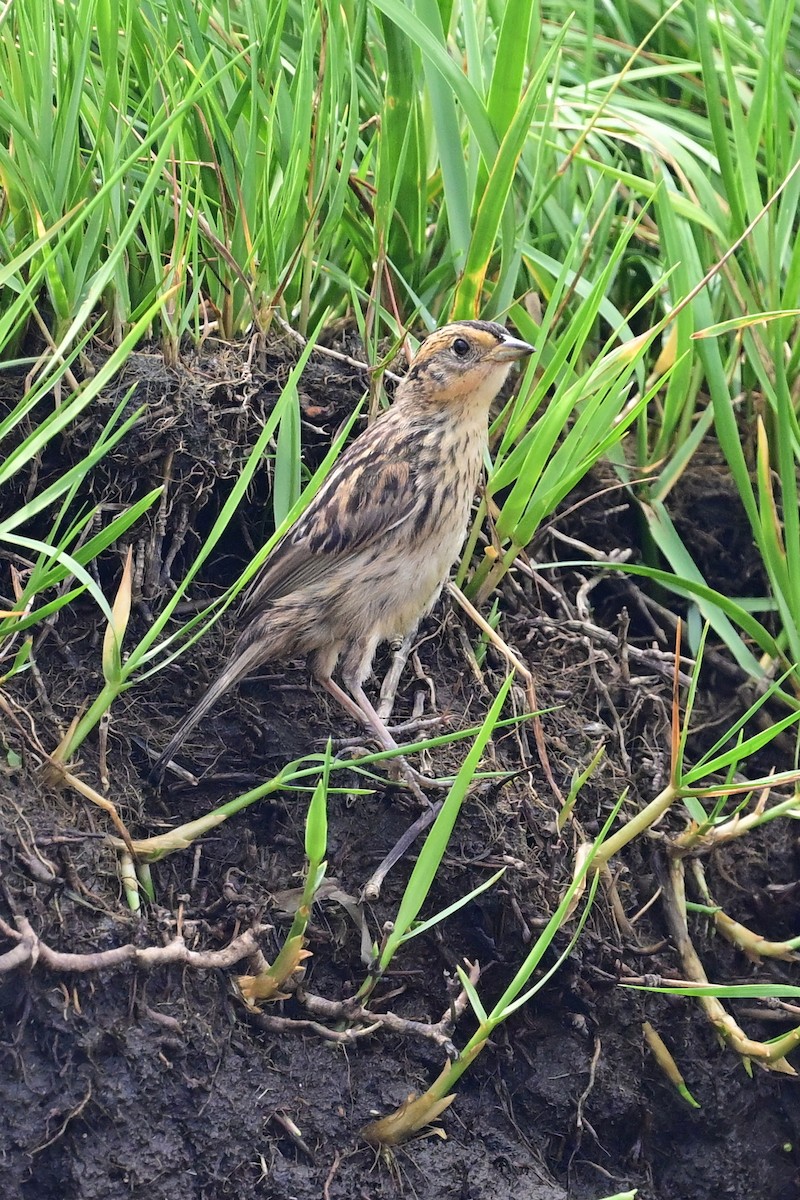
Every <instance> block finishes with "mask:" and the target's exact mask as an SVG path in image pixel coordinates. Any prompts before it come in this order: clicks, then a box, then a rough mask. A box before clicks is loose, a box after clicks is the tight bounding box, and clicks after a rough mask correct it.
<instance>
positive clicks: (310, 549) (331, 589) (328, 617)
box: [150, 321, 533, 793]
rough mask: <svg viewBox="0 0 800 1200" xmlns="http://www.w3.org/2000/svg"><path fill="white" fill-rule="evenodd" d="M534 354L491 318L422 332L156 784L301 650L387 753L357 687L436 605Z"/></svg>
mask: <svg viewBox="0 0 800 1200" xmlns="http://www.w3.org/2000/svg"><path fill="white" fill-rule="evenodd" d="M531 353H533V347H532V346H529V345H528V343H527V342H524V341H520V340H519V339H518V338H515V337H512V336H511V335H510V334H509V333H508V332H507V331H506V330H505V329H504V328H503V326H502V325H498V324H495V323H494V322H492V321H455V322H453V323H452V324H449V325H444V326H443V327H442V328H440V329H437V330H435V331H434V332H433V333H431V334H430V336H429V337H427V338H426V339H425V341H424V342H423V343H422V345H421V346H420V348H419V351H418V352H417V355H416V357H415V358H414V360H413V362H412V363H411V366H410V368H409V370H408V372H407V373H406V375H405V376H404V377H403V379H402V380H401V382H400V383H399V384H398V386H397V389H396V392H395V398H394V402H393V404H392V405H391V407H390V408H389V409H388V410H387V411H386V412H385V413H383V415H381V416H380V417H378V419H377V420H376V421H374V422H373V424H372V425H370V426H369V427H368V428H367V429H366V430H365V431H364V432H363V433H362V434H360V435H359V437H357V438H356V439H355V440H354V441H353V442H352V443H351V444H350V446H349V447H348V448H347V449H346V450H345V452H344V453H343V454H342V455H341V456H340V458H339V459H338V460H337V462H336V464H335V465H334V467H333V468H332V470H331V472H330V474H329V475H328V477H327V479H326V480H325V482H324V484H323V485H322V487H321V488H320V489H319V491H318V492H317V493H316V495H315V496H314V498H313V500H312V501H311V503H310V504H309V505H308V507H307V508H306V509H305V511H304V512H303V513H302V514H301V515H300V516H299V517H298V519H297V521H296V522H295V523H294V525H293V526H292V527H291V528H290V529H289V530H288V531H287V532H286V534H285V535H284V536H283V537H282V538H281V540H280V541H279V542H278V543H277V544H276V546H275V547H274V549H273V550H272V552H271V553H270V555H269V556H268V558H267V559H266V560H265V562H264V563H263V565H262V567H261V569H260V571H259V572H258V574H257V575H256V576H255V578H254V579H253V581H252V583H251V584H250V586H249V588H248V589H247V591H246V592H245V594H244V597H243V600H242V603H241V607H240V608H239V611H238V616H237V625H238V626H239V628H240V629H241V632H240V634H239V637H238V639H237V641H236V643H235V644H234V646H233V649H232V651H231V654H230V657H229V659H228V662H227V665H226V666H225V667H224V669H223V670H222V672H221V673H220V675H219V676H218V677H217V679H216V680H215V681H214V682H213V683H212V684H211V686H210V687H209V688H208V690H207V691H206V692H205V694H204V695H203V696H202V697H201V699H200V700H199V701H198V703H197V704H196V705H195V707H194V708H193V709H192V710H191V712H190V713H189V714H188V715H187V716H186V717H185V718H184V719H183V721H182V722H181V724H180V725H179V726H178V728H177V730H176V731H175V733H174V735H173V737H172V738H171V740H170V742H169V745H168V746H167V747H166V749H165V750H164V751H163V753H162V754H161V756H160V757H159V759H158V760H157V762H156V763H155V765H154V767H153V769H152V771H151V774H150V778H151V781H152V782H154V783H159V782H160V781H161V779H162V778H163V775H164V771H165V769H166V766H167V764H168V763H169V761H170V760H171V759H172V757H173V756H174V754H175V752H176V750H177V749H178V747H179V746H180V745H181V743H182V742H183V741H184V739H185V738H186V736H187V734H188V733H189V732H190V731H191V730H192V729H193V728H194V727H195V725H197V723H198V722H199V721H200V720H201V719H202V717H204V716H205V714H206V713H207V712H208V711H209V709H210V708H211V707H212V706H213V705H214V704H216V702H217V701H218V700H219V699H220V697H221V696H223V695H224V694H225V693H226V692H227V691H228V690H229V688H231V687H232V686H233V685H234V684H236V683H238V682H239V680H241V679H242V678H243V677H244V676H246V675H249V674H250V673H251V672H253V671H254V670H256V668H258V667H260V666H261V665H262V664H264V663H266V662H273V661H280V660H285V659H290V658H295V657H300V656H305V657H306V659H307V661H308V665H309V668H310V671H311V674H312V676H313V678H314V679H315V680H316V681H317V682H318V683H320V684H321V685H322V686H323V687H324V688H325V689H326V691H328V692H329V693H330V694H331V695H332V696H333V697H334V698H335V699H336V700H337V701H338V703H339V704H340V705H341V706H342V708H343V709H344V710H345V712H346V713H348V715H349V716H351V717H352V718H353V719H354V720H355V721H357V722H358V723H359V724H360V725H362V726H363V727H365V728H366V729H367V730H368V731H369V733H370V734H371V735H372V736H373V737H374V739H375V741H376V742H377V743H378V745H379V746H380V747H381V749H383V750H396V749H397V748H398V747H397V743H396V742H395V740H394V738H393V737H392V735H391V733H390V732H389V730H388V729H387V728H386V725H385V724H384V722H383V721H382V720H381V719H380V717H379V716H378V713H377V712H376V711H375V708H374V707H373V705H372V703H371V701H370V699H369V697H368V696H367V694H366V692H365V691H364V683H365V681H366V680H367V679H368V677H369V675H370V672H371V669H372V661H373V658H374V656H375V651H376V649H377V647H378V645H379V644H380V643H381V642H383V641H386V640H389V639H393V638H403V637H405V636H407V635H409V634H410V633H412V632H413V631H414V629H415V628H416V626H417V625H418V623H419V622H420V620H421V619H422V618H423V617H424V616H425V615H426V614H427V613H428V612H429V611H430V610H431V608H432V607H433V605H434V604H435V603H436V600H437V598H438V596H439V593H440V592H441V590H442V588H443V586H444V584H445V582H446V580H447V577H448V575H449V572H450V568H451V567H452V566H453V564H454V562H455V561H456V560H457V558H458V556H459V553H460V551H461V548H462V546H463V544H464V540H465V537H466V532H467V525H468V521H469V516H470V511H471V508H472V501H473V498H474V495H475V491H476V488H477V486H478V481H479V479H480V476H481V471H482V468H483V460H484V451H485V448H486V440H487V431H488V418H489V408H490V405H491V403H492V401H493V400H494V398H495V396H496V395H497V393H498V392H499V390H500V388H501V387H502V385H503V383H504V382H505V379H506V377H507V375H508V372H509V369H510V368H511V365H512V364H513V363H515V362H517V361H518V360H520V359H524V358H526V357H527V356H528V355H529V354H531ZM334 671H337V673H338V675H339V677H340V679H341V684H340V683H338V682H337V681H336V680H335V679H334V677H333V675H334ZM342 684H343V685H344V686H342ZM400 765H401V767H402V768H405V767H406V764H404V763H403V762H402V760H401V761H400ZM405 773H406V774H407V777H409V778H410V774H409V771H408V770H407V769H406V772H405ZM413 775H414V776H415V775H416V772H414V773H413ZM413 790H414V791H415V792H417V793H418V788H417V787H416V786H414V787H413Z"/></svg>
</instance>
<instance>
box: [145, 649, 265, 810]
mask: <svg viewBox="0 0 800 1200" xmlns="http://www.w3.org/2000/svg"><path fill="white" fill-rule="evenodd" d="M271 657H272V655H271V654H270V653H269V648H266V647H265V645H264V642H263V641H262V640H260V639H259V638H254V639H252V640H248V641H247V642H245V641H244V639H240V641H239V643H238V644H237V645H236V646H234V648H233V652H232V654H231V658H230V661H229V663H228V665H227V666H226V667H225V668H224V669H223V670H222V672H221V674H220V675H219V676H218V677H217V678H216V679H215V680H214V682H213V683H212V684H211V686H210V687H209V688H208V690H207V691H206V692H205V693H204V695H203V696H201V698H200V699H199V700H198V702H197V704H195V706H194V708H193V709H192V710H191V712H190V713H188V715H187V716H185V717H184V718H183V720H182V721H181V723H180V725H179V726H178V728H177V729H176V730H175V732H174V734H173V735H172V737H171V738H170V741H169V744H168V745H167V746H166V748H165V749H164V751H163V752H162V753H161V755H160V756H159V758H158V760H157V761H156V762H155V764H154V765H153V767H152V769H151V771H150V774H149V776H148V778H149V780H150V783H151V784H153V786H155V787H157V786H158V785H159V784H160V783H161V780H162V779H163V778H164V772H165V771H166V769H167V766H168V764H169V761H170V759H171V758H172V757H173V755H174V754H175V751H176V750H177V749H178V748H179V747H180V746H181V744H182V743H183V741H184V740H185V738H186V737H187V735H188V734H190V733H191V731H192V730H193V729H194V727H195V725H197V724H198V722H199V721H201V720H202V719H203V717H204V716H205V715H206V713H207V712H208V710H209V709H210V708H212V707H213V706H214V705H215V704H216V703H217V701H218V700H219V699H221V698H222V696H224V695H225V693H226V692H227V691H228V690H229V689H230V688H232V687H233V685H234V684H235V683H238V682H239V680H240V679H243V678H244V677H245V675H249V674H250V672H251V671H253V670H254V669H255V668H256V667H257V666H258V665H259V664H260V663H262V662H264V661H265V660H266V659H267V658H271Z"/></svg>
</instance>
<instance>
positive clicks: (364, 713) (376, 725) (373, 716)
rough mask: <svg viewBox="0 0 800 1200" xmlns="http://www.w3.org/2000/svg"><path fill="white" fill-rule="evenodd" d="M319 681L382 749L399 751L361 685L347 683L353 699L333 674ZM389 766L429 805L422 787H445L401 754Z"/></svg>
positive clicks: (321, 677)
mask: <svg viewBox="0 0 800 1200" xmlns="http://www.w3.org/2000/svg"><path fill="white" fill-rule="evenodd" d="M316 679H317V682H318V683H321V684H322V686H323V687H324V688H325V690H326V691H327V692H329V693H330V695H331V696H333V697H334V699H335V700H336V701H338V703H339V704H341V706H342V708H343V709H344V710H345V712H346V713H348V714H349V715H350V716H351V717H353V719H354V720H356V721H358V723H359V724H360V725H363V726H364V728H366V729H368V730H369V732H370V733H371V734H372V736H373V737H374V738H375V740H376V742H377V743H378V745H379V746H380V748H381V750H399V749H400V747H399V746H398V744H397V742H396V741H395V740H394V738H393V737H392V735H391V734H390V733H389V730H388V729H387V728H386V726H385V725H384V723H383V721H382V720H381V719H380V717H379V716H378V714H377V713H376V711H375V709H374V708H373V706H372V703H371V701H370V699H369V696H367V694H366V692H365V691H364V689H363V687H362V686H361V684H360V683H355V682H351V683H349V684H348V687H349V689H350V691H351V693H352V697H353V698H352V699H351V697H350V696H348V694H347V692H346V691H345V690H344V688H342V687H340V686H339V684H338V683H337V682H336V681H335V680H334V679H332V678H331V677H330V675H325V674H323V673H322V672H320V673H319V674H317V675H316ZM387 766H388V767H389V770H390V772H392V774H396V776H399V777H402V778H403V779H404V780H405V782H406V783H407V784H408V786H409V788H410V789H411V791H412V792H413V793H414V795H415V796H416V798H417V799H418V800H419V801H420V802H421V803H422V804H424V805H426V806H427V805H428V804H429V803H430V801H429V800H428V798H427V796H426V795H425V793H424V792H423V791H422V788H423V787H436V788H438V787H441V786H442V784H440V783H439V782H438V781H437V780H435V779H428V778H427V776H425V775H422V774H420V772H419V771H416V770H415V769H414V768H413V767H412V766H411V765H410V763H409V762H408V761H407V760H406V759H405V758H403V756H402V755H398V756H397V758H394V759H391V760H390V761H389V763H388V764H387Z"/></svg>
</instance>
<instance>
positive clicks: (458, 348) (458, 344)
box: [453, 337, 469, 358]
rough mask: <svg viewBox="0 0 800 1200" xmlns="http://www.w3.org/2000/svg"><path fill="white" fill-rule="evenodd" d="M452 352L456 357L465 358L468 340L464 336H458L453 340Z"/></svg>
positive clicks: (467, 350)
mask: <svg viewBox="0 0 800 1200" xmlns="http://www.w3.org/2000/svg"><path fill="white" fill-rule="evenodd" d="M453 354H455V355H456V357H457V358H466V356H467V355H468V354H469V342H468V341H467V339H466V338H462V337H458V338H456V340H455V341H454V342H453Z"/></svg>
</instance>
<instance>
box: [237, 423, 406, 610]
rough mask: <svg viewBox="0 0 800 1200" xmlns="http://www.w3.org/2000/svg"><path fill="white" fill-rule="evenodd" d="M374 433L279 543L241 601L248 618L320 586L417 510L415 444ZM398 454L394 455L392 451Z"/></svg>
mask: <svg viewBox="0 0 800 1200" xmlns="http://www.w3.org/2000/svg"><path fill="white" fill-rule="evenodd" d="M384 421H385V418H384V419H382V420H379V421H377V422H376V423H375V424H374V425H372V426H370V428H369V429H368V430H366V431H365V432H364V433H363V434H361V436H360V437H358V438H357V439H356V441H355V442H353V444H352V445H351V446H350V447H349V449H348V450H346V451H345V453H344V454H343V455H342V457H341V458H340V459H339V461H338V462H337V464H336V465H335V467H334V468H333V470H332V471H331V473H330V475H329V476H328V478H327V479H326V481H325V483H324V484H323V485H322V487H321V488H320V490H319V491H318V492H317V494H316V496H315V497H314V499H313V500H312V501H311V503H310V504H309V506H308V508H307V509H306V510H305V512H303V513H302V514H301V516H300V517H299V518H298V519H297V521H296V523H295V524H294V525H293V526H292V528H291V529H290V530H289V531H288V533H286V535H285V536H284V537H283V538H282V539H281V540H280V542H278V544H277V546H276V547H275V549H274V550H273V551H272V553H271V554H270V556H269V558H268V559H267V560H266V561H265V563H264V565H263V566H262V568H261V570H260V571H259V573H258V574H257V575H256V577H255V579H254V580H253V582H252V583H251V585H250V587H249V588H248V590H247V592H246V593H245V596H244V599H243V601H242V607H241V609H240V612H241V614H242V615H243V616H249V615H252V614H255V613H256V612H258V611H259V610H261V609H263V608H264V607H265V606H266V605H267V604H269V603H270V602H271V601H273V600H277V599H278V598H279V597H280V596H286V595H288V594H289V593H290V592H293V591H296V590H297V589H298V588H301V587H305V586H307V585H309V584H311V583H314V582H316V581H317V580H318V579H321V578H322V577H323V576H324V575H325V574H327V572H328V571H329V570H330V568H331V567H332V566H333V565H334V564H337V565H338V564H339V563H341V562H342V561H344V560H346V559H348V558H351V557H353V556H354V555H355V554H357V553H359V552H360V551H362V550H364V549H366V548H367V547H368V546H369V545H370V544H372V543H374V542H376V541H378V540H379V539H380V538H381V537H382V536H383V535H385V534H386V533H388V532H390V530H392V529H396V528H397V527H398V526H399V525H402V524H404V523H405V522H406V521H408V520H409V518H410V517H411V516H412V515H413V514H414V512H416V511H418V510H419V509H420V508H421V506H422V504H423V498H422V496H421V495H420V491H419V487H418V481H417V477H416V471H415V469H414V467H413V465H412V461H411V454H410V451H411V449H412V447H411V446H410V444H406V445H401V444H398V443H396V442H395V444H394V445H393V446H392V445H390V444H391V443H392V441H393V440H394V439H392V438H391V436H389V437H388V438H387V433H389V431H388V430H387V429H386V427H385V424H384ZM390 449H391V454H388V453H387V451H389V450H390Z"/></svg>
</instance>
